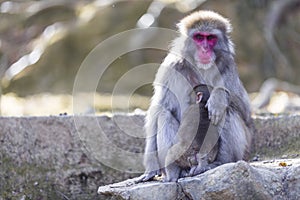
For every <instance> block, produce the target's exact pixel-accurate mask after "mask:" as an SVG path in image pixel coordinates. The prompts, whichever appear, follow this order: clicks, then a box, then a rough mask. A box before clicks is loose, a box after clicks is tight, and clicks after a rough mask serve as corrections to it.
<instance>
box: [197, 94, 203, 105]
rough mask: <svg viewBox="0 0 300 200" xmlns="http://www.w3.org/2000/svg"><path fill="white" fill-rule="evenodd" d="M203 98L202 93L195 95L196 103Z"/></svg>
mask: <svg viewBox="0 0 300 200" xmlns="http://www.w3.org/2000/svg"><path fill="white" fill-rule="evenodd" d="M202 98H203V92H197V93H196V103H200V102H201V100H202Z"/></svg>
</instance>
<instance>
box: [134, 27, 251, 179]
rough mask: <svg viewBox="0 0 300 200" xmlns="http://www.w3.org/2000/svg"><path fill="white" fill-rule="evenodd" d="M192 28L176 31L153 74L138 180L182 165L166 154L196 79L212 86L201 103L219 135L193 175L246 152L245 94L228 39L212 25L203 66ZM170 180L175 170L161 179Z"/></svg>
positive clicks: (248, 120)
mask: <svg viewBox="0 0 300 200" xmlns="http://www.w3.org/2000/svg"><path fill="white" fill-rule="evenodd" d="M197 23H201V21H200V22H199V21H197ZM206 24H207V25H206V26H207V27H206V31H207V30H210V27H209V23H206ZM181 26H183V25H182V24H181ZM200 27H203V26H200ZM195 29H197V28H194V29H191V30H188V33H187V36H188V37H186V35H181V36H179V37H178V38H177V39H175V41H174V42H173V47H172V48H171V50H170V53H169V54H168V55H167V57H166V58H165V60H164V62H163V63H162V64H161V66H160V68H159V69H158V72H157V74H156V77H155V81H154V84H153V85H154V95H153V97H152V101H151V105H150V107H149V110H148V113H147V116H146V124H145V130H146V134H147V138H146V148H145V156H144V165H145V168H146V170H145V173H144V174H143V175H142V176H141V177H140V179H138V181H147V180H149V179H152V178H153V177H154V176H155V175H160V174H163V175H165V168H166V167H168V170H169V171H170V172H171V173H174V174H178V173H180V172H178V171H181V170H182V168H179V169H178V167H176V166H175V167H174V162H175V160H174V162H170V161H168V162H166V157H167V154H168V152H169V150H170V148H171V147H172V146H173V145H174V144H175V143H176V135H177V132H178V129H179V127H180V124H181V122H182V119H183V114H184V113H185V112H186V111H187V109H188V108H189V106H190V105H192V104H193V103H194V102H193V100H192V98H191V97H190V94H191V92H192V91H193V87H194V86H195V85H197V84H206V85H210V86H212V87H213V89H212V91H211V93H210V98H209V99H208V102H207V104H206V107H207V109H208V112H209V118H210V120H211V122H212V124H213V125H216V126H217V129H218V135H219V136H220V138H219V145H218V152H217V156H216V158H215V159H214V161H213V162H211V163H209V164H206V165H205V166H204V167H197V168H196V169H195V170H194V171H193V175H196V174H199V173H202V172H204V171H206V170H208V169H211V168H214V167H216V166H218V165H221V164H224V163H229V162H236V161H238V160H242V159H246V157H247V155H248V153H249V150H250V145H251V136H252V132H253V131H254V128H253V127H254V126H253V122H252V119H251V111H250V103H249V98H248V95H247V93H246V90H245V88H244V87H243V85H242V83H241V81H240V79H239V76H238V72H237V68H236V65H235V62H234V51H233V45H232V42H231V41H230V38H229V36H228V35H226V34H225V33H224V32H222V31H220V30H218V29H212V30H211V32H213V34H215V35H217V37H218V42H217V44H216V45H215V47H214V54H215V56H214V60H213V61H212V62H211V64H210V66H207V65H205V66H203V65H202V64H201V63H199V61H198V60H197V59H198V57H197V56H196V52H197V49H196V47H195V44H193V41H192V40H191V39H189V38H190V37H189V36H191V34H192V32H195V31H201V30H198V29H197V30H195ZM178 55H180V56H178ZM192 141H193V140H192ZM192 141H190V143H191V144H192ZM174 180H177V175H176V176H175V177H168V178H165V181H174Z"/></svg>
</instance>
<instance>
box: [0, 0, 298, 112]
mask: <svg viewBox="0 0 300 200" xmlns="http://www.w3.org/2000/svg"><path fill="white" fill-rule="evenodd" d="M199 9H210V10H214V11H217V12H219V13H220V14H222V15H224V16H226V17H227V18H229V19H231V22H232V25H233V28H234V31H233V33H232V40H233V42H234V43H235V47H236V62H237V65H238V70H239V73H240V77H241V79H242V81H243V83H244V85H245V87H246V89H247V91H248V92H249V93H250V96H251V99H252V102H253V107H254V108H255V109H260V110H263V112H272V113H281V112H291V111H292V112H297V111H298V110H299V104H300V100H299V97H298V94H300V88H299V87H298V84H299V83H300V79H299V78H298V75H299V74H300V66H299V64H300V56H299V55H300V12H299V11H300V0H244V1H240V0H223V1H218V0H157V1H143V0H127V1H120V0H36V1H30V0H12V1H3V0H0V66H1V67H0V79H1V87H0V88H1V115H5V116H22V115H46V116H47V115H59V114H61V115H66V114H73V106H72V92H73V87H74V80H75V77H76V74H77V72H78V70H79V67H80V65H81V63H82V62H83V61H84V59H85V57H86V56H87V55H88V54H89V53H90V51H91V50H92V49H93V48H94V47H96V46H97V44H99V43H100V42H102V41H104V40H105V39H107V38H109V37H111V36H113V35H115V34H118V33H120V32H123V31H126V30H130V29H133V28H148V27H163V28H168V29H172V30H176V23H177V22H178V21H179V20H180V19H181V18H182V17H184V16H185V15H187V14H188V13H190V12H192V11H194V10H199ZM157 37H159V35H153V36H152V38H144V39H145V41H143V40H140V38H139V40H140V42H141V43H143V42H147V41H151V40H155V39H156V38H157ZM112 48H117V47H112ZM112 51H113V49H112ZM107 53H108V54H109V50H108V52H107ZM166 54H167V52H166V51H161V50H157V49H142V50H137V51H133V52H129V53H127V54H125V55H122V56H120V57H119V58H118V59H116V60H115V61H114V62H113V63H112V64H111V65H110V66H109V67H108V68H107V69H106V70H105V73H104V74H103V76H102V77H101V80H100V81H99V83H98V87H97V91H95V94H94V95H95V96H94V97H95V99H94V102H87V103H86V104H84V109H83V113H89V112H90V110H91V109H95V110H96V112H97V113H101V112H107V111H108V112H109V111H111V107H112V105H111V102H112V100H111V93H112V91H113V89H114V86H115V84H116V82H117V81H118V80H119V79H120V78H121V77H122V75H124V74H125V73H126V72H128V71H129V70H130V69H132V68H134V67H135V66H138V65H141V64H145V63H161V61H162V59H163V58H164V57H165V56H166ZM103 67H104V66H103ZM154 74H155V71H153V72H151V73H145V74H139V76H138V77H137V79H140V80H143V79H145V78H149V76H151V77H152V78H153V79H154ZM123 92H124V94H126V88H125V89H124V91H123ZM124 94H121V93H120V94H118V93H117V94H114V95H117V96H118V99H120V103H119V104H118V105H116V106H115V108H114V110H117V111H125V112H128V111H134V110H135V109H136V108H140V109H142V110H145V109H147V107H148V105H149V99H150V97H151V95H152V87H151V85H150V84H146V85H143V86H141V87H139V88H137V89H136V91H135V92H134V94H133V95H132V96H131V98H130V102H124V101H122V95H124ZM84 96H85V95H84V94H83V95H82V101H83V102H84V101H85V98H84Z"/></svg>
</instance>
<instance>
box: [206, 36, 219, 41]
mask: <svg viewBox="0 0 300 200" xmlns="http://www.w3.org/2000/svg"><path fill="white" fill-rule="evenodd" d="M214 39H217V36H215V35H208V36H207V40H208V41H210V40H214Z"/></svg>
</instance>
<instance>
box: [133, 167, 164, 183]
mask: <svg viewBox="0 0 300 200" xmlns="http://www.w3.org/2000/svg"><path fill="white" fill-rule="evenodd" d="M156 175H160V170H155V171H151V172H145V173H144V174H142V175H141V176H140V177H138V178H136V179H135V180H134V182H135V183H140V182H146V181H149V180H151V179H153V178H154V176H156Z"/></svg>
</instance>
